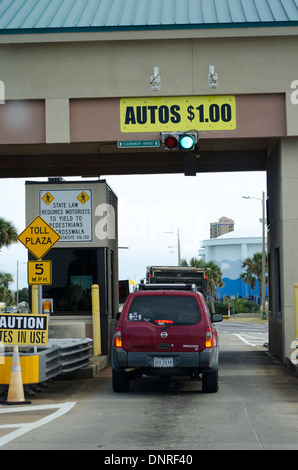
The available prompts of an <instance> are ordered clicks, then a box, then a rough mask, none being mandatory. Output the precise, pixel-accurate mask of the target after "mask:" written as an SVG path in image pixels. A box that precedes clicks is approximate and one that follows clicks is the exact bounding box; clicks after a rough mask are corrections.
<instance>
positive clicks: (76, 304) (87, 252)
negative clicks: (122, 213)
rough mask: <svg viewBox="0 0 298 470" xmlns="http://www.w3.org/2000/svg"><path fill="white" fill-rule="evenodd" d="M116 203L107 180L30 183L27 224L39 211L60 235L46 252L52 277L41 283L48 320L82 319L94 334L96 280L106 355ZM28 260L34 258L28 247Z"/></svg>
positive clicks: (113, 293)
mask: <svg viewBox="0 0 298 470" xmlns="http://www.w3.org/2000/svg"><path fill="white" fill-rule="evenodd" d="M117 202H118V201H117V197H116V195H115V194H114V192H113V191H112V189H111V188H110V187H109V185H108V184H107V182H106V181H105V180H95V181H85V182H84V181H71V182H69V181H68V182H67V181H64V180H63V178H49V179H48V181H45V182H31V181H27V182H26V224H27V225H28V224H30V223H31V221H32V220H34V219H35V218H36V217H37V216H40V217H41V218H42V219H43V220H44V221H45V222H46V223H47V224H49V225H50V226H51V227H52V229H54V230H55V231H56V232H57V233H58V234H59V235H60V239H59V241H58V242H57V243H55V245H54V246H53V247H52V248H51V249H50V250H49V251H48V252H47V253H46V254H45V255H44V257H43V260H49V261H51V264H52V282H51V284H47V285H41V286H40V287H39V289H40V298H41V299H43V301H42V302H40V305H41V308H42V305H43V306H44V308H45V309H46V310H47V313H48V311H49V310H50V322H51V321H52V322H55V323H57V322H59V321H60V322H64V323H65V321H67V322H70V323H71V322H72V323H74V322H84V323H85V336H86V337H89V338H92V337H93V331H92V297H91V286H92V285H93V284H98V285H99V290H100V323H101V346H102V348H101V349H102V354H105V355H109V353H110V343H111V339H112V336H113V333H114V324H115V316H116V313H117V312H118V292H119V284H118V228H117V215H118V213H117ZM41 243H42V240H41ZM28 259H29V260H35V259H36V258H35V257H34V255H33V254H32V253H31V252H30V251H28ZM30 297H31V296H30Z"/></svg>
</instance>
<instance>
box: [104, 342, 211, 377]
mask: <svg viewBox="0 0 298 470" xmlns="http://www.w3.org/2000/svg"><path fill="white" fill-rule="evenodd" d="M218 354H219V353H218V347H213V348H206V349H204V350H203V351H201V352H200V353H194V352H185V353H183V352H181V353H169V354H166V353H165V352H162V353H161V352H156V353H154V352H127V351H125V350H124V349H122V348H115V347H113V350H112V368H113V369H114V370H119V371H120V370H124V369H154V370H156V371H162V370H164V371H165V370H167V371H170V370H172V371H173V372H174V370H175V369H179V370H180V371H181V369H188V370H189V371H191V370H195V371H199V372H200V371H206V370H210V371H211V370H216V369H217V368H218ZM155 357H167V358H168V357H172V358H173V367H171V368H156V367H154V358H155Z"/></svg>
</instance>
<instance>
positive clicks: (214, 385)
mask: <svg viewBox="0 0 298 470" xmlns="http://www.w3.org/2000/svg"><path fill="white" fill-rule="evenodd" d="M202 381H203V384H202V390H203V392H204V393H215V392H217V390H218V369H216V370H213V371H211V372H203V374H202Z"/></svg>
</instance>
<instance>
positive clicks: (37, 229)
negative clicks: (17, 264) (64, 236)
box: [18, 216, 60, 259]
mask: <svg viewBox="0 0 298 470" xmlns="http://www.w3.org/2000/svg"><path fill="white" fill-rule="evenodd" d="M59 239H60V235H59V234H58V233H57V232H56V231H55V230H54V229H52V227H51V226H50V225H49V224H47V223H46V222H45V221H44V220H43V219H42V218H41V217H40V216H37V217H36V218H35V219H34V220H33V221H32V222H31V224H29V225H28V226H27V228H25V230H24V231H23V232H22V233H21V234H20V235H19V236H18V240H19V241H20V242H21V243H23V245H24V246H25V247H26V248H27V249H28V250H29V251H30V253H32V254H33V256H35V258H37V259H40V258H42V257H43V256H44V255H45V254H46V253H47V252H48V251H49V250H50V249H51V248H52V246H53V245H55V243H56V242H57V241H58V240H59Z"/></svg>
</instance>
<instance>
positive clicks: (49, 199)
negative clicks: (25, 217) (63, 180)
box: [41, 191, 55, 205]
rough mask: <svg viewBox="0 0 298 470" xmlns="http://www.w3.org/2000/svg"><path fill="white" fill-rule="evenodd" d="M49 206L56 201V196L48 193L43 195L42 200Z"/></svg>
mask: <svg viewBox="0 0 298 470" xmlns="http://www.w3.org/2000/svg"><path fill="white" fill-rule="evenodd" d="M41 199H42V200H43V201H44V202H45V203H46V204H47V205H49V204H51V202H52V201H54V199H55V198H54V196H53V195H52V194H51V193H49V192H48V191H47V192H46V193H45V194H44V195H43V197H42V198H41Z"/></svg>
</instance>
